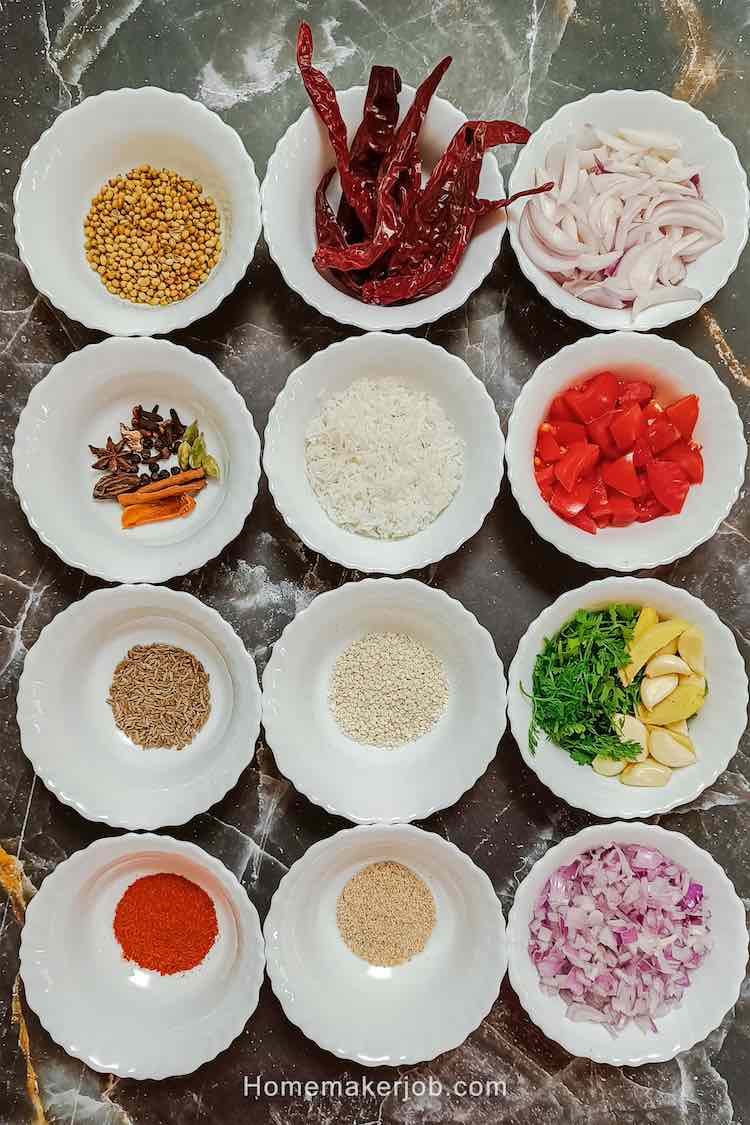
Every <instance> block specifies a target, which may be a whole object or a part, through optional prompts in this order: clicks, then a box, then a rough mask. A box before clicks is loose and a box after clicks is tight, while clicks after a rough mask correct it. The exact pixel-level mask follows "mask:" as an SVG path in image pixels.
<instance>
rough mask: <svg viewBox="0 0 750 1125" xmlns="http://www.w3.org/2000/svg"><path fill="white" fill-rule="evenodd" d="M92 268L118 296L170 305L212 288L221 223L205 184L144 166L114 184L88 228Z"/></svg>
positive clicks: (95, 205)
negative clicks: (202, 288) (210, 281)
mask: <svg viewBox="0 0 750 1125" xmlns="http://www.w3.org/2000/svg"><path fill="white" fill-rule="evenodd" d="M83 231H84V246H85V252H86V260H87V261H88V263H89V265H90V266H91V268H92V269H93V270H95V271H96V273H98V274H99V277H100V278H101V280H102V283H103V284H104V285H105V286H106V288H107V289H108V290H109V292H110V293H113V294H114V295H115V296H116V297H121V298H122V299H123V300H125V301H132V302H134V303H135V304H146V305H170V304H172V303H173V302H174V301H181V300H183V299H184V298H185V297H189V296H190V294H191V293H193V292H194V291H195V290H196V289H197V288H198V286H199V285H200V284H201V283H202V282H204V281H205V280H206V278H207V277H208V275H209V273H210V272H211V270H212V269H213V268H214V266H215V265H216V263H217V262H218V260H219V256H220V254H221V223H220V219H219V212H218V210H217V207H216V204H215V203H214V201H213V200H212V199H210V198H208V197H207V196H205V195H203V194H202V188H201V186H200V184H197V183H195V182H194V181H193V180H188V179H185V178H183V177H182V176H180V175H179V174H178V173H177V172H172V171H170V170H168V169H166V168H165V169H162V171H161V172H159V171H157V170H156V169H155V168H152V167H151V166H150V165H149V164H142V165H141V166H140V167H138V168H131V170H130V171H129V172H128V173H127V174H126V175H124V176H114V177H113V178H112V179H111V180H109V181H108V182H107V183H106V184H105V185H104V186H103V187H102V188H101V189H100V191H99V192H98V194H97V195H96V196H95V197H94V198H93V199H92V201H91V207H90V209H89V212H88V215H87V216H86V219H85V221H84V224H83Z"/></svg>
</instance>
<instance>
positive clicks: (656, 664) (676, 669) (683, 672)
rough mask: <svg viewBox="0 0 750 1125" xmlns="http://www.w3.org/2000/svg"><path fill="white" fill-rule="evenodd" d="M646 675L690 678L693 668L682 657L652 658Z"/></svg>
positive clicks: (647, 666) (665, 656) (667, 655)
mask: <svg viewBox="0 0 750 1125" xmlns="http://www.w3.org/2000/svg"><path fill="white" fill-rule="evenodd" d="M645 674H646V675H647V676H649V677H653V676H672V675H674V676H690V675H691V674H692V668H691V667H690V665H689V664H686V663H685V661H684V660H683V659H682V657H681V656H672V655H669V654H665V655H664V656H652V657H651V659H650V660H649V662H648V664H647V665H646V669H645Z"/></svg>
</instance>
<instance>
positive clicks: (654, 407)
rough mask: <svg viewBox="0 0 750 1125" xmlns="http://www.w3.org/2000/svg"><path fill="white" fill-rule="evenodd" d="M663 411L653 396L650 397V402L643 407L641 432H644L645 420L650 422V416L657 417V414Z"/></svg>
mask: <svg viewBox="0 0 750 1125" xmlns="http://www.w3.org/2000/svg"><path fill="white" fill-rule="evenodd" d="M663 413H664V410H663V409H662V407H661V406H659V403H658V402H657V401H656V399H655V398H652V399H651V402H648V403H646V405H645V406H644V408H643V432H644V433H645V429H646V423H647V422H650V421H651V419H652V418H658V417H659V415H660V414H663Z"/></svg>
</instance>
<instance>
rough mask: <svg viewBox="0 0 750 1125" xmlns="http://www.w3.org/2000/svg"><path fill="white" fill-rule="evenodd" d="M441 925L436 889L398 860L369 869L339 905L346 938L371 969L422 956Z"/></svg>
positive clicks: (352, 881) (346, 888) (344, 892)
mask: <svg viewBox="0 0 750 1125" xmlns="http://www.w3.org/2000/svg"><path fill="white" fill-rule="evenodd" d="M436 920H437V911H436V909H435V900H434V898H433V897H432V891H431V890H430V888H429V887H428V886H427V884H426V883H424V882H423V881H422V879H420V878H419V876H418V875H415V874H414V872H413V871H412V870H411V869H410V868H409V867H405V866H404V865H403V864H402V863H395V862H394V861H393V860H386V861H384V862H381V863H371V864H369V865H368V866H367V867H363V868H362V869H361V870H360V871H358V872H357V874H356V875H353V876H352V878H351V879H350V880H349V881H348V883H346V885H345V886H344V888H343V890H342V891H341V894H340V895H339V897H338V900H337V902H336V922H337V924H338V928H339V933H340V934H341V937H342V938H343V940H344V941H345V942H346V944H347V945H348V946H349V948H350V949H351V951H352V953H356V955H357V957H361V958H362V959H363V960H364V961H368V962H369V963H370V964H371V965H401V964H403V963H404V962H405V961H408V960H410V958H412V957H414V956H415V954H417V953H421V952H422V950H423V949H424V947H425V946H426V945H427V942H428V940H429V938H430V935H431V933H432V931H433V929H434V928H435V922H436Z"/></svg>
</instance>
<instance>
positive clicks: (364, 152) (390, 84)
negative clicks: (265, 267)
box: [336, 66, 401, 242]
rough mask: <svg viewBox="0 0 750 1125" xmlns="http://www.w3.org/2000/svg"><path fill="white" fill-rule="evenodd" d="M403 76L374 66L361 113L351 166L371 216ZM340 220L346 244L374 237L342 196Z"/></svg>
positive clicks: (391, 134) (392, 68)
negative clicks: (369, 208) (360, 185)
mask: <svg viewBox="0 0 750 1125" xmlns="http://www.w3.org/2000/svg"><path fill="white" fill-rule="evenodd" d="M400 91H401V76H400V75H399V73H398V71H397V70H396V69H395V68H394V67H392V66H373V67H372V69H371V70H370V81H369V84H368V87H367V95H366V97H365V104H364V108H363V110H362V122H361V124H360V126H359V128H358V129H357V132H356V133H355V135H354V140H353V141H352V144H351V151H350V154H349V165H350V167H351V169H352V171H353V172H354V173H355V175H357V176H359V177H360V180H361V183H362V189H363V191H366V192H367V194H368V195H369V197H370V207H371V215H372V216H374V215H375V209H376V198H375V190H376V185H377V177H378V172H379V170H380V165H381V163H382V161H383V157H384V156H385V154H386V152H387V151H388V149H389V147H390V144H391V141H392V139H393V130H394V129H395V128H396V122H397V121H398V95H399V93H400ZM336 217H337V219H338V221H339V224H340V226H341V228H342V230H343V232H344V235H345V239H346V242H361V241H362V239H363V238H365V237H367V236H368V235H370V234H372V226H370V227H369V228H368V229H365V228H364V227H363V226H362V223H361V221H360V219H359V217H358V215H357V212H356V211H355V210H354V208H353V207H352V205H351V203H350V202H349V200H348V199H347V198H346V196H345V195H344V194H343V193H342V195H341V202H340V204H339V209H338V213H337V216H336Z"/></svg>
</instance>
